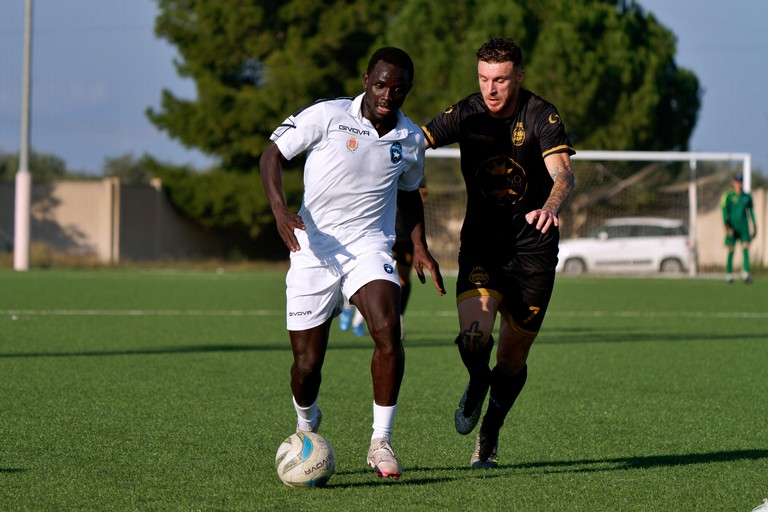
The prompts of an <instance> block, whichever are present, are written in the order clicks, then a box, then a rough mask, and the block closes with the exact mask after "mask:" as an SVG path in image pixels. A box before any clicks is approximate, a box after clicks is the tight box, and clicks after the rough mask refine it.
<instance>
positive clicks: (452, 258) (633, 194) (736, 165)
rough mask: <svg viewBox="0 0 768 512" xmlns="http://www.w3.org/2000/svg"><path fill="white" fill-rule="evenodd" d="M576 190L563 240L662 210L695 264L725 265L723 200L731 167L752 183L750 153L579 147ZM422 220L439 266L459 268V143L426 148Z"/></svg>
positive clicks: (462, 198) (462, 195) (564, 217)
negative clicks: (680, 226)
mask: <svg viewBox="0 0 768 512" xmlns="http://www.w3.org/2000/svg"><path fill="white" fill-rule="evenodd" d="M572 164H573V170H574V175H575V179H576V190H575V191H574V194H573V196H572V197H571V199H570V201H569V203H568V204H567V205H566V207H565V209H564V210H563V211H562V212H561V214H560V217H559V220H560V235H561V240H566V239H570V238H577V237H583V236H585V235H587V234H588V233H589V232H590V231H592V230H593V229H595V228H596V227H597V226H599V225H600V224H601V223H603V222H604V221H606V220H607V219H611V218H615V217H630V216H631V217H664V218H670V219H677V220H680V221H683V223H684V224H685V227H686V228H687V232H688V236H689V240H690V246H691V247H692V248H694V254H695V258H694V262H695V264H694V265H693V266H692V268H690V269H689V273H691V274H694V273H695V272H696V271H697V269H704V270H707V269H711V268H717V267H722V264H723V261H724V260H723V256H722V254H723V250H724V249H723V229H722V220H721V216H720V215H721V214H720V199H721V197H722V194H723V192H724V191H725V190H727V189H728V187H730V183H731V178H732V177H733V175H734V173H736V172H741V173H743V174H744V188H745V190H750V184H751V158H750V155H749V154H747V153H694V152H644V151H579V152H578V153H577V154H576V155H574V156H573V157H572ZM425 174H426V177H427V201H426V203H425V207H424V211H425V220H426V227H427V235H428V242H429V247H430V250H431V252H432V254H433V255H434V256H435V257H436V258H437V259H438V261H439V262H440V265H441V267H445V268H448V269H450V268H455V267H456V260H457V255H458V249H459V231H460V229H461V225H462V222H463V219H464V210H465V207H466V191H465V187H464V180H463V178H462V175H461V168H460V163H459V150H458V149H453V148H441V149H437V150H428V151H427V160H426V164H425Z"/></svg>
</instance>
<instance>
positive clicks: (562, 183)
mask: <svg viewBox="0 0 768 512" xmlns="http://www.w3.org/2000/svg"><path fill="white" fill-rule="evenodd" d="M548 170H549V175H550V176H551V177H552V181H554V185H552V191H551V192H550V193H549V198H548V199H547V202H546V203H544V206H542V210H548V211H551V212H554V213H555V215H559V214H560V210H562V208H563V206H565V203H567V202H568V199H569V198H570V197H571V193H572V192H573V189H574V187H575V186H576V183H575V180H574V178H573V169H571V166H570V164H569V163H568V162H565V163H564V164H563V167H561V165H560V163H557V164H555V165H554V166H552V167H551V168H548Z"/></svg>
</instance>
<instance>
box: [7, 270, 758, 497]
mask: <svg viewBox="0 0 768 512" xmlns="http://www.w3.org/2000/svg"><path fill="white" fill-rule="evenodd" d="M453 281H454V278H452V277H446V284H447V285H448V288H449V295H448V296H446V297H442V298H438V297H437V295H436V294H435V293H434V289H433V288H432V285H431V282H429V281H428V283H427V285H425V286H420V285H419V284H418V282H417V281H414V292H413V294H412V300H411V304H410V307H409V310H408V312H407V314H406V329H407V338H406V343H405V344H406V358H407V363H406V374H405V379H404V382H403V387H402V391H401V395H400V403H399V407H398V411H397V418H396V421H395V432H394V437H393V446H394V448H395V451H396V453H397V454H398V456H399V458H400V460H401V462H402V464H403V467H404V474H403V477H402V479H401V480H400V481H399V482H392V481H384V480H380V479H378V478H376V476H375V474H374V473H373V471H372V470H371V469H370V468H368V467H367V466H366V465H365V454H366V451H367V447H368V442H369V438H370V433H371V421H372V416H371V413H372V412H371V401H372V390H371V382H370V357H371V350H372V341H371V340H370V338H368V337H365V338H357V337H355V336H353V335H352V334H351V333H349V332H341V331H340V330H339V329H338V326H337V325H334V327H333V328H332V335H331V342H330V346H329V350H328V355H327V358H326V363H325V367H324V373H323V379H324V380H323V385H322V389H321V393H320V402H319V403H320V407H321V408H322V409H323V412H324V419H323V425H322V430H321V434H323V435H324V436H325V437H326V438H327V439H328V440H329V441H330V442H331V443H332V444H333V446H334V448H335V451H336V458H337V470H336V474H335V475H334V476H333V478H332V479H331V480H330V482H329V483H328V485H327V487H325V488H323V489H293V488H289V487H286V486H284V485H283V484H282V483H281V482H280V481H279V480H278V478H277V476H276V474H275V471H274V469H273V462H274V454H275V451H276V450H277V447H278V445H279V444H280V442H281V441H282V440H283V439H284V438H285V437H286V436H287V435H288V434H290V433H291V432H292V431H293V429H294V427H295V421H296V419H295V413H294V411H293V407H292V404H291V394H290V389H289V367H290V364H291V360H292V359H291V351H290V347H289V343H288V336H287V333H286V331H285V327H284V325H285V324H284V273H283V272H282V271H276V270H265V271H235V272H232V271H225V272H223V273H217V272H215V271H178V272H173V271H148V270H143V271H142V270H125V271H116V270H97V271H86V270H69V271H59V270H48V271H45V270H33V271H30V272H23V273H15V272H12V271H10V270H0V386H1V388H2V392H0V510H9V511H14V510H30V511H39V510H57V511H58V510H286V511H288V510H290V511H294V510H343V511H347V510H349V511H360V510H363V511H376V510H381V511H397V510H458V511H466V510H525V511H528V510H530V511H548V510H552V511H562V510H577V511H581V510H583V511H602V510H605V511H608V510H611V511H614V510H638V511H646V510H647V511H664V510H669V511H677V510H707V511H716V510H723V511H726V510H727V511H738V510H745V511H749V510H751V509H752V508H753V507H754V506H756V505H758V504H759V503H760V502H761V500H762V499H763V498H765V497H768V476H766V475H768V427H767V425H768V421H766V420H767V418H766V416H767V413H766V411H767V410H768V408H766V406H765V403H766V386H765V382H766V380H765V375H766V373H765V372H766V367H768V312H767V311H766V309H767V308H766V307H765V305H766V299H765V290H764V288H765V283H763V282H762V281H760V280H758V281H757V282H756V283H755V284H754V285H752V286H744V285H742V284H740V283H738V284H735V285H731V286H729V285H726V284H725V283H724V282H722V281H719V280H712V279H687V278H683V279H652V278H634V279H633V278H625V279H619V278H611V279H608V278H589V279H587V278H568V277H564V278H560V279H559V280H558V282H557V285H556V289H555V293H554V296H553V300H552V304H551V305H550V309H549V312H548V315H547V318H546V320H545V323H544V327H543V329H542V331H541V333H540V335H539V338H538V339H537V341H536V343H535V345H534V347H533V350H532V352H531V356H530V358H529V378H528V383H527V385H526V388H525V389H524V390H523V393H522V395H521V396H520V398H519V400H518V402H517V404H516V405H515V407H514V409H513V411H512V413H511V415H510V416H509V417H508V418H507V422H506V424H505V426H504V428H503V430H502V434H501V438H500V443H499V455H500V459H499V461H500V468H499V469H497V470H491V471H472V470H470V469H469V464H468V463H469V457H470V454H471V452H472V449H473V446H474V436H473V435H469V436H460V435H458V434H456V433H455V431H454V430H453V411H454V409H455V407H456V402H457V401H458V398H459V397H460V395H461V392H462V391H463V388H464V385H465V384H466V372H465V370H464V368H463V366H462V365H461V362H460V360H459V357H458V353H457V351H456V349H455V345H454V344H453V341H452V340H453V338H454V337H455V335H456V332H457V328H458V323H457V320H456V314H455V303H454V299H453Z"/></svg>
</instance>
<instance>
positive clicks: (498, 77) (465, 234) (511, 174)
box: [422, 38, 575, 469]
mask: <svg viewBox="0 0 768 512" xmlns="http://www.w3.org/2000/svg"><path fill="white" fill-rule="evenodd" d="M477 72H478V80H479V85H480V92H479V93H474V94H471V95H469V96H467V97H466V98H464V99H462V100H461V101H459V102H458V103H456V104H455V105H452V106H451V107H449V108H448V109H446V110H445V111H444V112H443V113H442V114H440V115H438V116H437V117H435V118H434V119H433V120H431V121H430V122H429V123H427V124H426V125H425V126H423V127H422V129H423V130H424V133H425V135H426V139H427V147H439V146H445V145H447V144H452V143H456V142H458V143H459V147H460V150H461V170H462V174H463V176H464V181H465V184H466V188H467V210H466V214H465V217H464V225H463V226H462V229H461V246H460V249H459V275H458V280H457V285H456V303H457V308H458V316H459V327H460V331H459V335H458V336H457V337H456V344H457V345H458V348H459V354H460V356H461V360H462V362H463V363H464V365H465V366H466V368H467V371H468V372H469V383H468V384H467V386H466V388H465V389H464V394H463V396H462V397H461V399H460V401H459V407H458V409H457V410H456V412H455V415H454V419H455V424H456V430H457V431H458V432H459V433H460V434H469V433H470V432H472V430H474V428H475V426H476V425H477V423H478V420H479V419H480V415H481V413H482V409H483V403H484V402H485V397H486V395H487V394H488V390H489V389H490V399H489V401H488V408H487V410H486V412H485V416H484V417H483V421H482V424H481V426H480V430H479V432H478V434H477V440H476V443H475V450H474V452H473V454H472V457H471V459H470V465H471V467H472V468H474V469H487V468H495V467H497V466H498V463H497V451H498V450H497V445H498V439H499V430H500V429H501V426H502V425H503V423H504V419H505V418H506V416H507V414H508V413H509V411H510V409H511V408H512V405H513V404H514V403H515V400H516V399H517V397H518V395H519V394H520V391H521V390H522V389H523V386H524V385H525V381H526V378H527V375H528V367H527V364H526V361H527V358H528V352H529V350H530V348H531V345H532V344H533V341H534V339H535V338H536V335H537V334H538V332H539V329H540V328H541V324H542V321H543V319H544V315H545V314H546V311H547V305H548V304H549V300H550V297H551V295H552V289H553V286H554V282H555V265H556V264H557V252H558V242H559V230H558V217H557V216H558V214H559V213H560V210H561V209H562V208H563V206H564V204H565V203H566V201H567V200H568V198H569V197H570V195H571V193H572V191H573V188H574V186H575V183H574V178H573V170H572V168H571V159H570V156H571V155H573V154H574V153H575V151H574V149H573V147H572V145H571V142H570V140H569V139H568V136H567V135H566V133H565V128H564V127H563V123H562V121H561V119H560V115H559V114H558V111H557V109H556V108H555V107H554V106H553V105H552V104H550V103H548V102H546V101H545V100H543V99H542V98H540V97H538V96H536V95H535V94H533V93H532V92H530V91H528V90H525V89H522V88H520V82H522V80H523V77H524V76H525V71H524V69H523V55H522V51H521V50H520V47H519V46H518V45H517V44H516V43H515V42H514V41H513V40H511V39H498V38H493V39H491V40H490V41H488V42H487V43H485V44H484V45H483V46H482V47H481V48H480V49H479V50H478V52H477ZM497 313H499V314H500V316H501V323H500V327H499V339H498V348H497V351H496V365H495V366H494V367H493V369H491V368H490V366H489V362H490V356H491V351H492V349H493V345H494V340H493V337H492V333H493V329H494V324H495V321H496V314H497Z"/></svg>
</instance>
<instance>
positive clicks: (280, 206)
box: [259, 142, 306, 252]
mask: <svg viewBox="0 0 768 512" xmlns="http://www.w3.org/2000/svg"><path fill="white" fill-rule="evenodd" d="M284 161H285V158H284V157H283V155H282V153H280V149H279V148H278V147H277V144H275V143H274V142H271V143H270V144H269V146H268V147H267V149H266V150H265V151H264V153H263V154H262V155H261V159H260V160H259V172H260V173H261V181H262V183H263V184H264V191H265V192H266V194H267V199H268V200H269V205H270V206H271V207H272V214H273V215H274V216H275V222H276V223H277V232H278V233H279V234H280V238H282V239H283V242H284V243H285V245H286V247H288V249H289V250H290V251H291V252H296V251H299V250H301V247H300V246H299V241H298V240H297V239H296V235H295V234H294V233H293V230H294V229H302V230H303V229H306V226H304V221H303V220H302V219H301V217H300V216H298V215H296V214H295V213H293V212H291V211H290V210H289V209H288V205H287V204H286V200H285V192H284V191H283V162H284Z"/></svg>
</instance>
